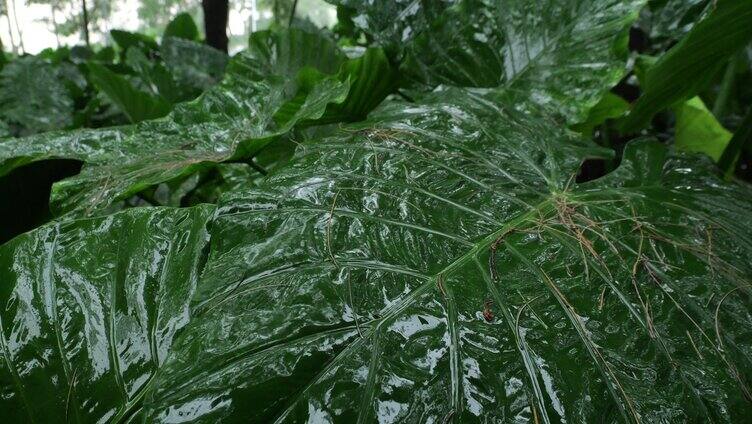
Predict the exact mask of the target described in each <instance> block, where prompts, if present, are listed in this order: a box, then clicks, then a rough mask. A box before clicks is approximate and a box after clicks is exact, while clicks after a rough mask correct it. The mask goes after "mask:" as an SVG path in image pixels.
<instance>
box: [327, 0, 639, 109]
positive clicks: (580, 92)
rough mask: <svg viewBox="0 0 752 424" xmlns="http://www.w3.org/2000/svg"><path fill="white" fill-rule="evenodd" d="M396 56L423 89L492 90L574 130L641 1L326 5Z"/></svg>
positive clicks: (617, 56) (616, 75)
mask: <svg viewBox="0 0 752 424" xmlns="http://www.w3.org/2000/svg"><path fill="white" fill-rule="evenodd" d="M333 2H334V3H337V4H341V5H344V6H347V7H350V8H353V9H355V10H357V11H358V12H359V13H360V15H358V16H357V17H356V18H354V19H353V21H354V22H356V24H357V25H358V26H359V27H360V28H361V29H363V30H364V31H365V32H367V33H369V34H371V35H372V36H373V37H374V38H375V39H376V40H377V41H378V42H380V43H381V44H382V45H387V46H390V47H391V48H392V50H397V51H398V53H397V55H398V56H399V57H401V59H402V61H403V63H402V70H403V72H405V73H406V74H409V75H412V77H413V78H414V79H416V80H418V81H420V82H423V83H426V84H428V85H429V86H434V85H437V84H448V85H459V86H473V87H496V86H504V87H507V88H509V89H511V90H513V91H515V92H516V93H517V95H518V96H519V97H520V98H519V99H517V101H522V100H524V99H526V98H529V97H534V98H535V99H536V101H537V102H538V103H545V104H547V105H548V106H549V107H550V108H551V109H552V110H555V111H557V112H558V113H560V114H562V115H563V116H564V117H566V118H567V120H568V121H569V122H570V123H572V124H574V123H576V122H580V121H582V120H584V119H585V118H586V114H587V111H588V109H589V108H590V107H592V106H593V105H595V104H596V103H597V102H598V100H599V99H600V97H601V95H602V94H603V92H604V91H606V90H607V89H608V88H610V87H611V86H613V85H615V84H616V83H617V82H618V81H619V79H620V78H621V77H622V76H623V75H624V72H625V66H624V64H625V61H624V58H625V55H626V41H627V33H626V29H627V28H628V27H629V25H630V24H631V23H632V22H633V21H634V20H635V19H636V18H637V14H638V12H639V10H640V8H641V7H642V6H643V4H644V3H645V2H644V1H642V0H629V1H623V0H586V1H573V0H544V1H538V2H525V1H495V0H452V1H428V2H419V1H405V2H394V1H386V0H385V1H365V0H334V1H333Z"/></svg>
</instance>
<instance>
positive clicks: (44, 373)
mask: <svg viewBox="0 0 752 424" xmlns="http://www.w3.org/2000/svg"><path fill="white" fill-rule="evenodd" d="M212 214H213V207H209V206H204V207H196V208H191V209H182V210H177V209H155V208H149V209H134V210H130V211H126V212H124V213H120V214H115V215H111V216H109V217H105V218H96V219H86V220H78V221H75V222H70V223H64V224H59V223H56V224H50V225H47V226H44V227H42V228H39V229H38V230H36V231H34V232H33V233H29V234H24V235H22V236H20V237H17V238H15V239H14V240H13V241H11V242H9V243H7V244H5V245H4V246H3V247H2V249H1V252H0V278H1V279H2V281H3V287H2V290H0V305H2V310H1V311H0V324H1V325H0V332H1V333H2V334H0V347H2V356H3V361H2V366H0V387H2V393H3V396H2V401H0V403H2V411H3V415H4V418H3V419H4V420H7V421H8V422H117V421H118V420H123V419H127V418H130V417H131V416H132V415H133V414H135V413H137V411H138V408H139V407H140V402H141V398H142V397H143V395H144V393H145V391H146V389H147V388H148V387H149V386H150V384H152V382H153V380H154V376H155V372H156V371H157V369H158V368H159V367H160V365H161V364H162V363H163V362H164V361H165V359H166V358H167V356H168V354H169V352H170V348H171V345H172V342H173V338H174V337H175V334H176V333H177V332H178V331H179V330H180V329H181V328H183V327H184V326H185V325H186V324H187V323H188V320H189V300H190V298H191V295H192V293H193V291H194V290H195V286H196V282H197V280H198V273H199V271H200V269H201V264H202V258H203V257H204V254H205V249H206V248H207V243H208V232H207V229H206V223H207V220H208V219H209V218H210V217H211V216H212Z"/></svg>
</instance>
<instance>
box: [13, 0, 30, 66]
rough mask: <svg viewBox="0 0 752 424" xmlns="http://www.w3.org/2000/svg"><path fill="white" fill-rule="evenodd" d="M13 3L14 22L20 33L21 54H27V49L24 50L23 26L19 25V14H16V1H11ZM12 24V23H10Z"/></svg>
mask: <svg viewBox="0 0 752 424" xmlns="http://www.w3.org/2000/svg"><path fill="white" fill-rule="evenodd" d="M10 1H11V5H12V6H11V7H13V22H15V23H16V32H17V33H18V44H19V45H20V46H21V53H22V54H23V53H26V49H25V48H24V42H23V30H22V29H21V26H20V25H18V12H16V0H10ZM9 23H10V22H9Z"/></svg>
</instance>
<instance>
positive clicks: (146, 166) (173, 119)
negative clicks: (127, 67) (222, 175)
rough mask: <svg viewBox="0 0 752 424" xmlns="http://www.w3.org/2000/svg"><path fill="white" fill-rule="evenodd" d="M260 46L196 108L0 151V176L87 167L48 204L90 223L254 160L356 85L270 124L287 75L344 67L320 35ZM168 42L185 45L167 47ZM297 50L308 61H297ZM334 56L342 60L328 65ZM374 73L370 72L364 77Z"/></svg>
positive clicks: (289, 93)
mask: <svg viewBox="0 0 752 424" xmlns="http://www.w3.org/2000/svg"><path fill="white" fill-rule="evenodd" d="M259 37H262V34H259ZM266 39H267V40H268V42H267V43H266V44H264V48H263V49H261V48H257V47H254V48H252V49H250V50H249V51H248V52H245V53H241V54H239V55H237V56H235V57H234V58H233V59H232V61H231V62H230V63H229V65H228V68H227V71H226V74H225V78H224V80H223V81H222V83H220V84H219V85H217V86H215V87H213V88H211V89H210V90H208V91H207V92H205V93H204V94H202V95H201V96H200V97H199V98H198V99H197V100H195V101H192V102H188V103H181V104H178V105H176V106H175V109H174V111H173V112H172V113H171V114H170V115H168V116H167V117H165V118H163V119H159V120H153V121H144V122H141V123H139V124H137V125H133V126H123V127H113V128H107V129H102V130H92V129H85V130H78V131H70V132H51V133H45V134H41V135H38V136H36V137H33V138H24V139H16V140H10V141H8V142H6V143H2V144H0V175H2V174H5V173H7V172H10V171H11V170H12V169H14V168H16V167H18V166H21V165H23V164H25V163H28V162H31V161H37V160H43V159H50V158H69V159H78V160H82V161H85V162H86V166H85V167H84V168H83V170H82V172H81V174H79V175H77V176H75V177H73V178H69V179H66V180H64V181H61V182H60V183H57V184H56V185H55V186H54V187H53V193H52V199H51V204H52V207H53V208H54V210H55V211H56V212H58V213H61V214H62V213H72V214H74V215H78V216H82V215H91V214H94V213H98V212H102V211H108V210H111V209H112V208H113V207H117V201H119V200H122V199H124V198H127V197H128V196H131V195H133V194H135V193H138V192H139V191H141V190H144V189H146V188H149V187H151V186H154V185H156V184H159V183H162V182H165V181H170V180H174V179H178V178H183V177H186V176H188V175H191V174H194V173H195V172H197V171H199V170H202V169H205V168H207V167H210V166H212V165H213V164H215V163H219V162H223V161H227V160H236V159H243V158H247V157H251V156H253V155H254V154H256V153H257V152H258V151H259V150H261V149H263V148H264V147H265V146H266V145H268V144H269V143H271V142H273V141H274V139H275V138H276V137H278V136H280V135H283V134H286V133H287V132H289V131H290V130H291V129H292V128H293V127H294V126H295V125H296V124H297V123H298V122H304V121H315V120H316V119H318V118H321V117H322V116H323V115H324V113H325V112H326V110H327V106H328V105H330V104H332V103H335V104H336V103H342V102H344V101H345V100H347V99H348V97H347V96H348V92H349V88H350V81H356V79H357V78H359V77H360V74H358V73H356V74H354V75H352V78H350V76H349V75H344V77H343V78H342V79H339V78H326V79H324V80H322V81H321V84H319V85H317V89H316V90H312V91H311V93H310V94H309V95H307V96H306V97H305V98H304V99H303V100H302V102H301V104H300V107H298V108H297V110H296V111H295V113H294V115H293V116H292V117H290V119H287V120H286V121H285V122H283V123H282V124H278V123H277V122H275V121H274V119H273V117H274V114H275V113H276V112H277V110H278V109H279V108H280V107H281V106H282V105H283V104H285V103H286V102H287V101H289V100H290V99H292V98H293V97H294V96H295V94H296V92H297V86H296V84H295V83H294V81H292V82H290V80H289V75H295V74H296V73H297V71H298V70H299V69H300V68H302V67H305V66H314V67H315V66H320V69H319V70H320V71H321V72H333V73H336V72H337V70H338V69H339V68H340V65H342V66H345V65H344V64H345V63H346V62H347V61H348V59H346V58H345V57H344V55H343V54H342V53H341V52H340V51H339V50H338V49H337V48H336V46H335V45H334V44H333V43H332V42H331V41H330V40H328V39H326V38H324V37H323V36H322V35H317V34H309V33H304V32H303V31H301V30H289V31H286V32H285V33H284V34H283V35H279V36H276V38H275V37H267V38H266ZM172 43H173V44H172V45H173V46H177V45H178V44H180V43H191V42H189V41H186V40H179V39H172ZM252 45H255V44H254V43H252ZM313 47H316V48H313ZM272 50H274V53H273V54H271V53H270V52H271V51H272ZM298 52H307V53H308V54H309V55H308V56H305V57H300V56H299V55H298ZM290 55H294V56H293V57H290ZM338 57H341V61H340V62H337V61H336V60H330V59H332V58H338ZM322 60H326V62H322ZM357 60H358V59H353V61H357ZM331 62H336V63H335V64H334V65H332V63H331ZM169 63H170V62H169V61H168V64H169ZM381 70H382V68H379V67H374V68H373V69H371V70H370V71H369V72H371V73H373V72H378V71H381ZM353 71H354V72H361V71H362V68H360V67H354V68H353ZM366 74H367V75H372V74H369V73H368V72H366ZM366 80H368V79H367V78H366ZM372 94H374V95H377V96H381V97H380V98H383V96H384V95H386V94H385V93H381V92H378V91H375V92H368V93H363V92H362V91H357V92H354V95H357V96H364V97H368V96H370V95H372ZM363 102H367V100H361V101H360V103H358V102H357V101H355V100H354V101H353V103H354V104H356V105H358V104H362V103H363ZM371 105H372V104H371ZM372 106H373V105H372ZM358 110H359V111H362V109H358ZM145 146H147V148H145Z"/></svg>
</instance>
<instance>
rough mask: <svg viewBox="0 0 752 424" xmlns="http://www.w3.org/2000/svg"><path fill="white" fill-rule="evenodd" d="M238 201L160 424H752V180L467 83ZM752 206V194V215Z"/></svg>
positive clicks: (381, 122)
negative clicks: (598, 164) (562, 126)
mask: <svg viewBox="0 0 752 424" xmlns="http://www.w3.org/2000/svg"><path fill="white" fill-rule="evenodd" d="M372 119H373V121H370V122H369V123H366V124H363V125H359V126H356V127H352V128H347V129H345V131H344V132H343V133H342V134H341V135H339V136H335V137H332V138H329V139H327V140H325V141H323V142H321V143H316V144H313V145H311V146H308V147H307V148H306V149H305V150H303V151H301V152H300V154H299V155H298V157H297V159H296V160H294V161H293V163H292V164H291V165H288V167H286V168H284V169H283V170H282V171H281V172H279V173H277V174H275V175H273V176H272V177H271V178H270V179H269V180H268V181H267V183H266V185H265V186H264V187H262V188H260V189H252V190H245V191H240V192H237V193H232V194H230V195H226V196H225V198H224V200H223V201H222V202H221V203H220V205H219V213H218V216H217V218H215V220H214V222H213V223H212V242H211V249H210V253H209V259H208V262H207V265H206V268H205V270H204V272H203V274H202V278H201V282H200V283H199V286H198V288H197V292H196V296H195V297H194V301H193V312H192V319H191V323H190V324H189V325H188V326H186V328H185V330H184V332H183V333H181V335H180V337H179V338H178V340H176V342H175V348H174V350H173V354H172V356H171V357H170V359H169V360H168V361H167V363H166V364H165V365H164V367H163V368H162V371H161V372H160V374H159V377H158V379H157V381H156V382H155V389H154V390H153V391H151V392H150V393H149V395H148V397H147V400H146V405H145V406H146V410H147V417H148V419H149V420H154V421H156V422H171V421H174V420H180V419H182V420H202V421H205V422H216V421H230V422H306V421H324V422H331V421H336V422H356V421H359V422H371V421H377V420H378V421H380V422H471V421H480V422H500V421H505V420H510V421H533V422H535V421H538V422H555V421H563V420H566V421H568V422H618V421H622V420H623V421H628V422H641V421H645V422H655V421H660V420H665V421H669V422H677V421H678V422H697V421H738V420H741V419H742V418H743V417H744V416H745V411H746V410H747V409H748V407H749V403H747V402H748V401H747V400H745V398H744V396H745V395H747V394H749V391H748V388H747V380H748V378H749V377H750V375H752V374H750V372H751V371H752V362H750V354H752V349H751V348H750V344H749V340H750V337H752V331H751V330H750V328H752V326H751V325H750V324H752V322H751V321H752V319H750V315H749V312H750V310H751V309H752V308H751V307H750V303H749V297H748V296H749V294H750V290H749V281H748V276H749V275H750V273H751V272H752V266H751V265H750V263H749V262H748V261H746V260H745V258H748V257H749V256H750V254H752V231H751V230H750V228H749V227H748V226H746V225H745V224H744V222H748V221H749V218H750V210H752V204H750V201H749V200H748V199H750V194H751V193H752V191H750V189H749V187H744V186H738V185H725V184H723V183H722V182H721V181H720V180H719V178H718V177H717V176H715V175H714V174H712V171H710V169H711V167H710V164H709V163H705V162H703V161H702V160H697V159H690V158H687V157H683V156H677V155H673V154H668V153H667V152H666V149H665V148H664V147H662V146H660V145H658V144H657V143H648V142H643V143H639V144H635V145H632V146H631V147H630V148H629V149H628V151H627V152H626V153H625V159H624V163H623V164H622V166H621V167H620V168H619V169H618V170H617V171H616V172H615V173H614V174H612V175H611V176H609V177H607V178H606V179H604V180H603V181H597V182H594V183H590V184H585V185H582V186H574V185H572V184H571V181H572V179H573V178H574V175H575V173H576V172H577V167H578V164H579V161H580V160H582V159H584V158H585V157H587V156H590V155H592V154H595V153H597V151H596V150H594V149H593V148H591V147H588V146H587V145H578V144H577V142H576V141H575V140H573V139H571V138H570V137H569V136H568V135H567V133H566V132H560V131H558V130H556V129H555V126H554V125H552V124H551V121H549V120H548V119H546V118H545V117H544V116H535V115H525V114H519V113H516V112H514V111H513V109H511V108H505V107H503V105H502V106H499V105H498V104H497V103H496V102H494V99H493V98H486V97H482V96H478V95H473V94H470V93H467V92H463V91H459V90H452V91H448V92H445V93H441V94H440V95H436V96H435V97H433V98H432V99H430V100H427V101H426V102H425V103H421V104H419V105H409V104H408V105H401V104H395V105H392V106H388V107H385V108H384V109H383V110H382V111H381V112H380V113H377V114H375V116H373V118H372ZM742 199H747V200H742Z"/></svg>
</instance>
